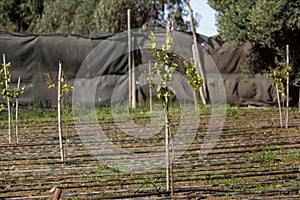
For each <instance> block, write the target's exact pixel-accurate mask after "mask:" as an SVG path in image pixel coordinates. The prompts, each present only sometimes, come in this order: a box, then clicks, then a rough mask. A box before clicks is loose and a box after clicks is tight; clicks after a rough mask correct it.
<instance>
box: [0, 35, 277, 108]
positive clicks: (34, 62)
mask: <svg viewBox="0 0 300 200" xmlns="http://www.w3.org/2000/svg"><path fill="white" fill-rule="evenodd" d="M149 34H150V32H147V33H146V32H133V33H132V38H133V46H134V48H135V49H134V51H133V53H132V54H134V57H135V67H136V71H137V72H136V83H137V90H136V98H137V101H138V102H143V101H146V100H147V98H148V96H149V91H148V86H147V84H146V83H145V80H146V77H145V73H144V72H145V71H146V70H147V69H148V63H149V61H150V60H152V61H153V58H152V54H151V52H150V46H149V43H150V39H149ZM157 34H158V36H159V35H161V36H162V38H163V37H164V33H163V32H158V33H157ZM179 34H180V35H181V36H180V38H178V39H176V35H179ZM172 35H173V37H175V39H174V40H175V41H176V42H175V47H176V46H177V49H179V51H180V53H181V54H183V55H184V56H183V57H186V58H185V59H190V58H192V53H191V47H189V44H186V42H185V41H183V40H182V39H181V38H182V37H187V38H190V40H191V41H192V35H191V34H189V33H179V32H173V33H172ZM197 39H198V43H199V48H200V58H201V63H202V65H203V67H204V70H205V73H206V76H207V82H208V88H209V95H210V96H214V95H215V94H217V93H218V92H219V90H218V88H217V87H218V86H217V85H216V83H215V81H216V80H214V81H210V71H211V68H212V66H213V65H215V66H217V68H218V71H219V73H220V75H221V77H222V78H221V79H222V80H218V81H221V82H222V83H224V86H225V89H226V98H227V99H226V101H227V103H228V104H235V105H249V104H250V105H257V106H265V105H272V104H275V103H276V92H275V88H274V87H273V85H272V81H271V80H270V79H267V78H265V77H264V76H263V75H262V74H256V75H255V76H253V77H247V76H246V75H244V74H242V73H241V70H240V66H241V64H242V63H243V62H245V60H246V59H247V53H248V50H249V46H247V45H245V46H243V47H240V48H235V47H233V45H231V44H230V43H227V42H225V43H223V42H221V41H220V40H218V39H217V38H212V37H205V36H202V35H198V38H197ZM112 41H113V42H112ZM127 41H128V40H127V34H126V33H122V34H117V35H93V36H83V35H43V36H40V35H24V34H16V33H7V32H1V33H0V52H1V53H2V54H5V56H6V61H7V62H10V63H11V65H12V67H11V75H12V85H16V83H17V79H18V77H19V76H21V82H22V84H25V85H26V89H25V93H24V94H22V96H21V97H20V100H19V102H20V104H21V105H24V106H27V105H32V104H40V105H42V106H44V107H52V106H56V99H57V94H56V93H57V92H56V91H55V90H49V89H48V85H47V84H46V80H47V77H46V76H45V74H47V73H49V74H50V76H51V78H52V80H56V79H57V78H56V77H57V73H58V72H57V71H58V63H59V62H61V63H62V65H63V71H64V75H65V78H66V82H67V83H70V84H74V82H75V80H76V79H77V80H79V79H82V78H83V79H84V78H88V79H92V78H95V77H98V79H97V81H98V82H97V83H95V84H97V86H96V88H97V91H96V95H95V103H96V104H97V105H106V104H110V102H111V97H112V93H113V91H118V93H117V94H118V96H119V98H120V99H126V98H127V96H128V92H127V91H128V53H126V52H128V42H127ZM178 71H179V72H181V73H182V74H183V75H184V69H183V68H182V67H179V69H178ZM212 76H213V75H212ZM99 77H100V78H99ZM139 84H140V85H139ZM218 84H219V83H218ZM75 90H76V88H75ZM214 93H215V94H214ZM178 95H181V96H185V98H187V99H190V100H192V99H193V97H192V94H191V93H190V92H189V91H185V87H184V86H182V88H181V89H180V94H178ZM214 101H217V100H214Z"/></svg>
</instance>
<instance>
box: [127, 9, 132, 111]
mask: <svg viewBox="0 0 300 200" xmlns="http://www.w3.org/2000/svg"><path fill="white" fill-rule="evenodd" d="M127 23H128V25H127V26H128V104H129V105H130V106H131V100H132V99H131V95H132V87H131V86H132V73H131V24H130V9H128V10H127Z"/></svg>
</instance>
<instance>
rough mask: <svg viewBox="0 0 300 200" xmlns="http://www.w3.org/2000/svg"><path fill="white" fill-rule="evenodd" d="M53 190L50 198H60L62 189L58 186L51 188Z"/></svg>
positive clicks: (53, 199)
mask: <svg viewBox="0 0 300 200" xmlns="http://www.w3.org/2000/svg"><path fill="white" fill-rule="evenodd" d="M53 189H54V191H53V198H52V200H59V199H60V196H61V194H62V189H59V188H56V187H55V188H53Z"/></svg>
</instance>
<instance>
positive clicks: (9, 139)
mask: <svg viewBox="0 0 300 200" xmlns="http://www.w3.org/2000/svg"><path fill="white" fill-rule="evenodd" d="M3 65H4V66H3V68H4V77H5V89H6V91H8V82H7V73H6V61H5V54H3ZM6 101H7V112H8V141H9V143H11V116H10V115H11V113H10V98H9V97H6Z"/></svg>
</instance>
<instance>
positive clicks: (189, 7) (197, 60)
mask: <svg viewBox="0 0 300 200" xmlns="http://www.w3.org/2000/svg"><path fill="white" fill-rule="evenodd" d="M187 7H188V10H189V13H190V25H191V29H192V32H193V38H194V45H195V47H194V48H195V54H196V57H195V58H194V59H196V60H195V63H196V64H197V67H198V73H200V75H201V76H202V77H203V82H202V86H201V88H200V91H202V94H201V93H200V97H201V100H202V103H203V104H204V105H206V104H207V102H206V101H207V99H208V98H207V91H206V78H205V74H204V69H203V66H202V65H201V62H200V58H199V49H198V45H197V35H196V28H195V25H194V24H195V23H194V17H193V10H192V7H191V5H190V3H189V2H187Z"/></svg>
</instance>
